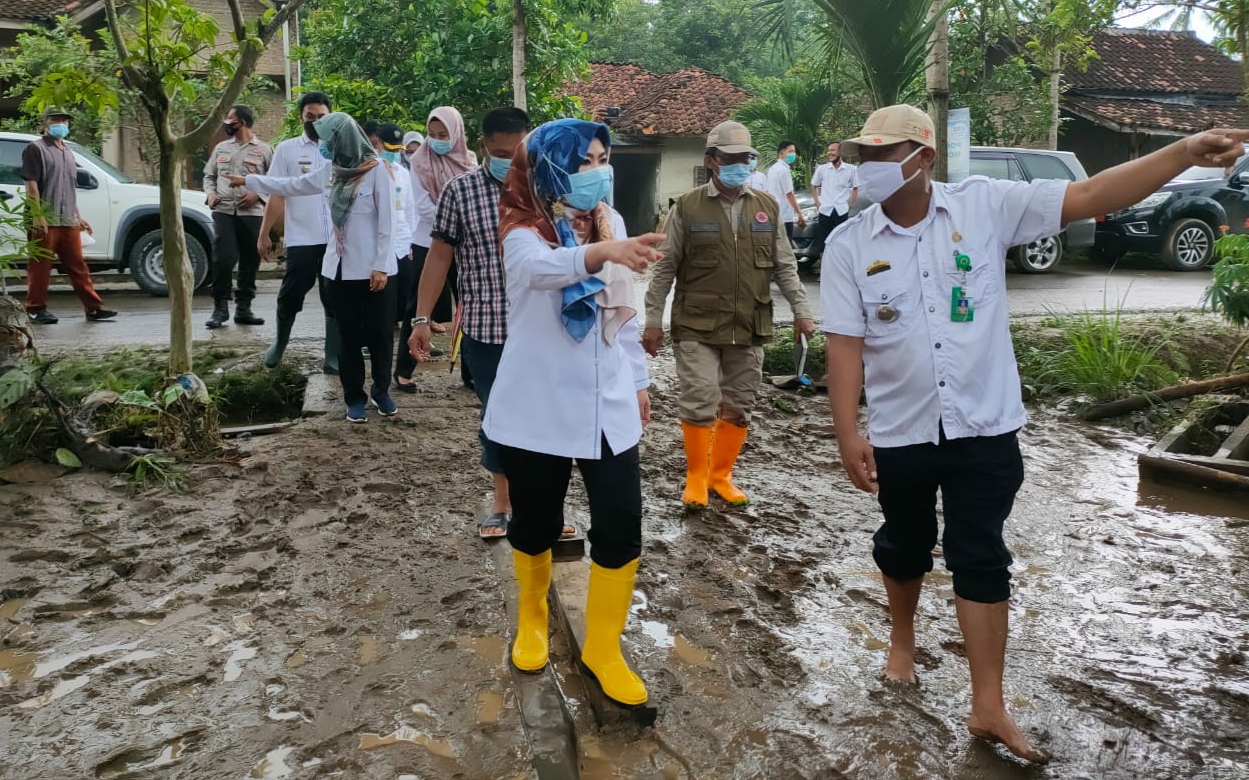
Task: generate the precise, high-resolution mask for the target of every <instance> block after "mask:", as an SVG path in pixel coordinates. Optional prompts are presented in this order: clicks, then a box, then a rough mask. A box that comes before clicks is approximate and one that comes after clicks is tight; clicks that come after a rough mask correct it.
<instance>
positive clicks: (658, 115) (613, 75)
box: [566, 62, 750, 136]
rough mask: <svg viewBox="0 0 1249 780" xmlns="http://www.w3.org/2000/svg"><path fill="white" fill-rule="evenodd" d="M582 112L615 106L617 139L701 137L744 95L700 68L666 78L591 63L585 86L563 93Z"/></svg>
mask: <svg viewBox="0 0 1249 780" xmlns="http://www.w3.org/2000/svg"><path fill="white" fill-rule="evenodd" d="M566 91H567V93H568V94H569V95H576V96H578V97H580V98H581V102H582V104H583V105H584V106H586V107H587V108H595V107H600V106H604V107H605V106H620V109H621V110H620V118H619V119H617V120H616V121H615V122H614V123H613V124H612V129H614V130H615V131H616V132H618V133H624V134H637V135H652V136H660V135H664V136H702V135H706V134H707V133H708V132H710V131H711V128H713V127H715V126H716V125H718V124H719V123H721V122H723V121H725V120H726V119H728V118H729V115H730V114H732V112H733V110H734V109H736V108H737V107H738V106H739V105H741V104H742V103H744V102H745V101H746V100H748V99H749V98H750V93H748V92H746V90H744V89H742V88H741V87H739V86H737V85H736V84H734V83H733V82H731V81H729V80H727V79H724V78H721V77H720V76H717V75H715V74H714V73H708V72H707V71H705V70H702V69H701V68H686V69H685V70H679V71H677V72H676V73H669V74H667V75H666V76H655V75H654V74H652V73H650V72H649V71H646V70H644V69H642V68H639V67H638V66H636V65H614V64H609V63H601V62H596V63H594V64H592V65H591V77H590V81H589V82H588V83H586V82H582V83H578V84H572V85H570V86H569V87H568V89H567V90H566Z"/></svg>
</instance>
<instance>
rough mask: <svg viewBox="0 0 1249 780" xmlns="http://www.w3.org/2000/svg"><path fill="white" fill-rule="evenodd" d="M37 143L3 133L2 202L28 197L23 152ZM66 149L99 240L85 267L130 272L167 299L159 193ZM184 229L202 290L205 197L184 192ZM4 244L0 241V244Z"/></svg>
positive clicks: (208, 246)
mask: <svg viewBox="0 0 1249 780" xmlns="http://www.w3.org/2000/svg"><path fill="white" fill-rule="evenodd" d="M37 140H39V136H37V135H29V134H27V133H3V132H0V199H3V200H6V201H8V200H11V199H12V198H17V197H21V196H22V195H23V194H24V193H25V191H26V184H25V182H23V181H22V176H21V170H22V150H24V149H25V148H26V145H27V144H28V143H30V142H31V141H37ZM67 143H68V145H69V147H70V149H72V150H73V152H74V158H75V160H76V161H77V163H78V211H79V212H80V213H81V214H82V217H83V219H85V220H87V222H88V223H90V225H91V228H92V230H93V231H94V235H95V243H94V244H92V245H91V246H87V247H84V248H83V256H84V257H85V258H86V261H87V265H88V266H90V268H91V270H92V271H102V270H114V269H115V270H119V271H124V270H126V269H129V270H130V275H131V276H132V277H134V280H135V282H136V283H137V284H138V285H139V287H141V288H142V289H143V290H145V291H146V292H149V293H151V294H152V295H166V294H167V293H168V288H167V287H166V286H165V268H164V265H163V259H162V258H163V252H162V251H161V234H160V188H158V187H156V186H154V185H151V184H140V183H139V182H136V181H135V180H134V179H132V178H130V177H129V176H127V175H126V174H124V173H122V172H121V171H119V170H118V169H117V168H115V167H114V166H112V165H110V164H109V163H108V162H106V161H105V160H103V159H102V158H100V157H99V156H97V155H95V154H93V153H92V152H90V151H89V150H87V149H86V148H84V147H82V146H79V145H78V144H76V143H73V142H72V141H69V142H67ZM182 226H183V228H184V229H185V230H186V245H187V254H189V255H190V257H191V265H192V266H193V268H194V269H195V286H196V287H199V286H200V285H202V284H203V283H204V281H205V280H206V279H207V278H208V270H209V267H210V263H209V259H210V256H211V255H210V253H211V251H212V243H213V221H212V212H211V211H210V210H209V208H208V206H206V205H205V204H204V193H202V192H197V191H195V190H183V191H182ZM0 230H3V228H0ZM4 238H5V237H4V236H3V235H0V241H3V240H4Z"/></svg>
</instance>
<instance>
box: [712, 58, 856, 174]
mask: <svg viewBox="0 0 1249 780" xmlns="http://www.w3.org/2000/svg"><path fill="white" fill-rule="evenodd" d="M840 98H841V92H840V91H839V90H837V89H834V88H833V87H832V86H831V85H830V84H829V83H828V82H827V81H825V80H823V79H806V78H785V79H784V80H782V81H780V82H779V83H778V84H776V85H775V86H774V87H773V88H771V89H765V90H763V91H762V94H760V95H759V96H758V97H755V98H752V99H751V100H748V101H747V102H745V103H743V104H742V105H741V106H739V107H738V109H737V111H736V112H734V118H735V119H736V120H737V121H739V122H741V123H742V124H744V125H746V126H747V127H749V128H750V134H751V137H752V140H753V141H754V144H755V148H756V149H762V150H763V152H764V158H765V160H764V162H765V163H766V161H767V153H768V152H772V151H774V150H775V149H776V146H777V144H779V143H780V142H781V141H782V140H790V141H793V142H794V145H795V146H797V147H798V154H799V156H800V157H801V158H802V159H803V160H805V161H811V160H816V159H819V156H820V146H821V144H822V143H823V140H822V139H821V130H822V129H823V127H824V118H825V115H826V114H828V111H829V109H831V108H832V107H833V106H834V105H836V104H837V103H838V102H839V100H840Z"/></svg>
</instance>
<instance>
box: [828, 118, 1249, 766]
mask: <svg viewBox="0 0 1249 780" xmlns="http://www.w3.org/2000/svg"><path fill="white" fill-rule="evenodd" d="M933 137H934V133H933V125H932V121H931V120H930V119H929V118H928V115H927V114H926V113H924V112H923V111H920V110H919V109H917V108H914V107H912V106H906V105H899V106H890V107H888V108H884V109H880V110H879V111H876V112H875V113H873V114H872V115H871V116H870V117H868V120H867V123H866V125H865V126H864V128H863V134H862V135H861V136H860V137H858V138H855V139H853V140H852V141H847V142H845V143H843V144H842V151H843V152H844V153H846V154H851V155H853V154H855V153H858V154H859V155H860V157H861V159H862V162H861V164H860V165H859V170H858V174H859V181H860V184H861V185H862V187H863V190H864V194H865V195H867V197H869V198H871V199H872V201H873V202H874V203H876V204H878V205H874V206H872V207H870V208H868V209H866V210H865V211H863V212H862V213H860V214H858V215H856V216H855V217H854V218H853V219H851V220H850V221H849V222H847V223H846V224H844V225H842V226H841V227H839V228H838V229H837V230H836V231H834V233H833V235H832V238H831V239H830V241H829V244H828V250H827V252H826V253H825V258H824V267H823V272H822V276H821V280H820V287H821V294H822V299H823V311H824V317H825V320H824V330H825V332H826V333H827V334H828V366H829V373H828V376H829V401H830V403H831V405H832V411H833V422H834V426H835V428H836V432H837V441H838V446H839V449H840V454H841V460H842V463H843V464H844V466H845V468H846V471H847V472H848V474H849V476H850V479H851V480H852V481H853V482H854V484H855V486H856V487H858V488H859V489H860V490H864V491H867V492H869V493H875V494H877V495H878V497H879V500H880V506H881V510H882V512H883V514H884V523H883V524H882V525H881V527H880V529H879V530H878V531H877V532H876V535H875V537H874V550H873V557H874V558H875V560H876V564H877V566H879V568H880V569H881V572H882V575H883V578H884V586H885V591H886V593H887V594H888V599H889V612H890V617H891V621H892V626H891V633H890V648H889V655H888V660H887V661H886V664H885V676H886V677H887V678H889V679H891V680H895V681H899V682H903V683H913V682H915V626H914V622H915V610H916V606H917V604H918V602H919V596H920V590H921V587H922V585H923V581H924V575H925V574H927V573H928V572H929V571H931V570H932V566H933V559H932V550H933V548H934V546H935V545H936V542H937V514H936V495H937V491H938V489H940V491H941V501H942V507H943V515H944V525H945V529H944V535H943V537H942V552H943V554H944V557H945V565H946V568H948V569H949V570H950V571H951V572H952V574H953V581H954V595H955V599H954V601H955V609H956V611H957V613H958V622H959V628H960V629H961V630H962V632H963V640H964V646H965V648H966V655H967V661H968V665H969V667H970V670H971V690H972V705H971V714H970V716H969V717H968V720H967V727H968V730H969V731H970V732H971V733H972V734H973V735H974V736H976V737H978V738H981V739H985V740H988V741H990V742H1000V743H1004V744H1005V746H1006V747H1007V748H1008V749H1009V750H1010V751H1011V752H1012V753H1014V754H1015V755H1017V756H1019V757H1021V758H1024V759H1027V760H1031V761H1044V760H1045V759H1046V756H1045V754H1044V753H1042V752H1041V751H1039V750H1037V749H1036V748H1034V747H1033V746H1032V744H1031V743H1030V742H1029V741H1028V738H1027V737H1026V736H1024V734H1023V732H1022V731H1021V730H1020V729H1019V727H1018V726H1017V725H1016V724H1015V722H1014V720H1013V719H1012V718H1011V716H1010V714H1009V713H1007V711H1006V707H1005V704H1004V701H1003V694H1002V672H1003V666H1004V663H1005V653H1006V636H1007V624H1008V619H1007V618H1008V602H1007V599H1009V597H1010V570H1009V568H1008V567H1009V566H1010V565H1011V562H1012V559H1011V554H1010V551H1009V550H1008V549H1007V548H1006V544H1005V542H1004V541H1003V539H1002V529H1003V525H1004V523H1005V520H1006V517H1007V515H1009V514H1010V511H1011V507H1012V505H1013V502H1014V498H1015V493H1016V491H1017V490H1018V489H1019V487H1020V485H1021V484H1022V482H1023V459H1022V457H1021V455H1020V450H1019V443H1018V441H1017V439H1016V432H1017V431H1018V430H1019V428H1021V427H1022V426H1023V425H1024V423H1025V422H1026V421H1027V415H1026V413H1025V411H1024V406H1023V402H1022V400H1021V397H1020V386H1019V373H1018V370H1017V368H1016V365H1015V357H1014V352H1013V349H1012V346H1011V338H1010V330H1009V327H1008V312H1007V300H1006V277H1005V255H1006V250H1007V248H1008V247H1011V246H1015V245H1018V244H1026V243H1029V242H1030V241H1033V240H1035V239H1037V238H1041V237H1043V236H1052V235H1056V234H1057V233H1059V232H1060V231H1061V230H1062V227H1063V226H1064V225H1066V224H1069V223H1071V222H1074V221H1076V220H1079V219H1084V218H1087V217H1092V216H1094V215H1096V214H1107V213H1110V212H1113V211H1116V210H1118V209H1121V208H1125V207H1127V206H1130V205H1132V204H1133V203H1136V202H1138V201H1139V200H1141V199H1142V198H1144V197H1145V196H1147V195H1148V194H1149V193H1151V192H1155V191H1156V190H1157V189H1158V188H1159V187H1161V186H1162V185H1163V184H1166V183H1167V182H1168V181H1169V180H1171V179H1172V178H1173V177H1175V176H1176V175H1178V174H1179V173H1180V172H1182V171H1184V170H1185V169H1187V168H1189V167H1190V166H1194V165H1200V166H1207V167H1210V166H1221V165H1225V164H1227V163H1228V162H1230V161H1232V160H1234V159H1236V158H1237V157H1238V156H1239V155H1240V154H1242V153H1243V152H1242V149H1241V143H1242V142H1243V141H1246V140H1249V131H1245V130H1211V131H1208V132H1205V133H1202V134H1200V135H1197V136H1193V137H1192V138H1188V139H1185V140H1182V141H1178V142H1176V143H1173V144H1171V145H1170V146H1167V147H1166V148H1164V149H1161V150H1159V151H1157V152H1154V153H1153V154H1150V155H1148V156H1146V157H1142V158H1140V159H1137V160H1133V161H1132V162H1129V163H1125V164H1124V165H1120V166H1118V167H1116V168H1111V169H1110V170H1107V171H1103V172H1102V173H1099V174H1098V175H1096V176H1094V177H1093V178H1091V179H1088V180H1087V181H1081V182H1067V181H1046V180H1036V181H1032V182H1011V181H997V180H992V179H987V178H984V177H980V176H973V177H971V178H970V179H967V180H965V181H963V182H960V183H958V184H942V183H937V182H933V181H932V180H931V171H932V165H933V161H934V160H935V158H936V150H935V148H934V142H933ZM865 385H866V391H867V404H868V415H867V421H868V434H869V436H870V438H871V441H870V442H869V441H868V440H867V439H865V438H864V437H863V436H862V434H860V433H859V429H858V407H859V394H860V391H861V390H862V389H863V388H864V386H865Z"/></svg>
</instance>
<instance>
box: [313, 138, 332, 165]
mask: <svg viewBox="0 0 1249 780" xmlns="http://www.w3.org/2000/svg"><path fill="white" fill-rule="evenodd" d="M317 151H318V152H320V153H321V156H322V157H324V158H325V159H327V160H333V159H334V150H333V149H331V148H330V144H329V142H328V141H325V140H322V141H320V142H319V143H317Z"/></svg>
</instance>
